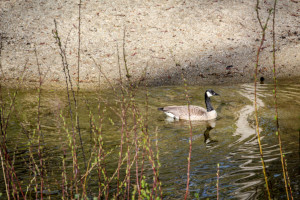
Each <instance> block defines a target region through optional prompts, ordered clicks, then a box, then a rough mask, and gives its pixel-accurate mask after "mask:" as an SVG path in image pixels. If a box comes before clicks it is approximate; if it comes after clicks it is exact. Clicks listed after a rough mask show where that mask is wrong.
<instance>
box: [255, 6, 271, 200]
mask: <svg viewBox="0 0 300 200" xmlns="http://www.w3.org/2000/svg"><path fill="white" fill-rule="evenodd" d="M259 1H260V0H257V2H256V9H255V11H256V15H257V20H258V22H259V25H260V28H261V31H262V34H261V39H260V45H259V47H258V49H257V54H256V63H255V73H254V107H255V122H256V133H257V141H258V145H259V153H260V158H261V163H262V167H263V174H264V178H265V184H266V189H267V194H268V199H271V194H270V189H269V183H268V177H267V173H266V166H265V162H264V156H263V150H262V146H261V139H260V133H259V121H258V107H257V74H258V65H259V56H260V52H261V51H262V47H263V44H264V41H265V37H266V29H267V27H268V22H269V19H270V15H271V13H272V9H270V10H269V14H268V17H267V19H266V21H265V23H264V24H262V21H261V19H260V14H259V9H260V7H259Z"/></svg>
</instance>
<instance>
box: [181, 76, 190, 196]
mask: <svg viewBox="0 0 300 200" xmlns="http://www.w3.org/2000/svg"><path fill="white" fill-rule="evenodd" d="M182 78H183V82H184V89H185V97H186V100H187V106H188V113H189V135H190V137H189V156H188V159H187V160H188V165H187V180H186V190H185V195H184V199H185V200H186V199H187V198H188V195H189V187H190V171H191V157H192V139H193V127H192V121H191V113H190V98H189V95H188V89H187V82H186V79H185V78H184V77H183V74H182Z"/></svg>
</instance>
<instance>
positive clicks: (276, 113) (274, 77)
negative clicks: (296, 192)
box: [272, 0, 293, 200]
mask: <svg viewBox="0 0 300 200" xmlns="http://www.w3.org/2000/svg"><path fill="white" fill-rule="evenodd" d="M276 5H277V0H274V6H273V19H272V22H273V23H272V39H273V46H272V47H273V80H274V82H273V83H274V90H273V95H274V106H275V121H276V135H277V136H278V144H279V150H280V158H281V166H282V173H283V178H284V185H285V192H286V197H287V199H288V200H289V191H288V185H287V178H286V174H287V170H286V167H285V163H284V155H283V151H282V142H281V136H280V127H279V119H278V104H277V78H276V77H277V76H276V48H275V47H276V40H275V15H276ZM291 197H292V198H293V196H292V193H291Z"/></svg>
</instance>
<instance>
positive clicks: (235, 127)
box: [0, 82, 300, 199]
mask: <svg viewBox="0 0 300 200" xmlns="http://www.w3.org/2000/svg"><path fill="white" fill-rule="evenodd" d="M208 88H211V89H213V90H214V91H215V92H217V93H218V94H220V96H216V97H212V105H213V107H214V108H215V109H216V111H217V112H218V118H217V119H216V120H213V121H209V122H193V123H192V130H193V139H192V158H191V182H190V191H191V197H194V195H195V194H196V193H197V194H199V196H200V199H206V198H209V199H216V195H217V188H216V182H217V176H216V172H217V164H218V163H219V164H220V179H219V182H220V186H219V193H220V198H221V199H265V198H266V196H265V195H266V194H265V188H264V184H265V182H264V177H263V173H262V165H261V158H260V154H259V148H258V144H257V139H256V132H255V120H254V107H253V98H254V94H253V90H254V88H253V84H242V85H234V86H205V87H201V86H191V87H188V93H189V96H190V101H191V104H193V105H200V106H205V104H204V92H205V90H206V89H208ZM272 90H273V85H272V84H261V85H258V101H257V102H258V106H259V123H260V134H261V138H262V147H263V153H264V159H265V162H266V166H267V173H268V178H269V182H270V183H269V184H270V188H271V194H272V196H273V197H274V198H277V199H285V198H286V195H285V188H284V182H283V175H282V169H281V161H280V154H279V145H278V137H277V136H276V134H275V132H276V124H275V120H274V116H275V110H274V103H273V102H274V100H273V93H272ZM7 91H8V90H5V89H4V90H2V92H3V94H4V93H5V94H7V93H6V92H7ZM146 91H147V92H146ZM277 92H278V95H277V97H278V111H279V125H280V133H281V139H282V146H283V151H284V152H285V158H286V160H287V164H288V173H289V178H290V181H291V187H292V190H293V196H294V199H297V198H299V197H300V194H299V188H298V185H299V180H300V176H299V132H300V84H298V83H285V82H283V83H280V84H279V86H278V91H277ZM146 93H148V97H147V98H148V109H146V108H145V98H146ZM98 97H99V93H97V92H95V91H82V92H81V98H80V99H79V103H80V104H79V114H80V115H79V116H80V127H81V134H82V140H83V144H84V151H85V155H86V157H87V158H86V159H87V160H88V158H89V153H90V152H91V149H93V141H92V136H91V131H90V120H89V119H90V118H89V113H90V111H91V112H92V113H95V115H96V113H97V112H98V104H99V102H101V104H100V105H101V108H100V109H99V110H100V111H99V112H101V113H102V116H104V117H103V127H102V130H103V142H104V147H105V148H106V149H107V150H110V151H111V154H110V155H109V158H108V159H107V163H106V166H107V170H108V171H107V173H108V175H111V174H113V173H114V171H115V168H116V166H117V162H118V155H119V145H120V137H121V136H120V135H121V134H120V130H121V124H122V122H121V120H120V118H119V117H118V115H117V114H116V113H115V112H114V111H113V110H114V109H115V110H118V109H120V107H119V106H118V105H119V104H118V103H119V101H120V99H118V100H116V95H114V94H112V92H109V91H102V92H101V100H99V99H98ZM135 100H136V102H137V104H138V105H139V107H140V110H141V111H142V112H144V113H146V112H147V113H148V129H149V133H150V136H151V141H152V143H153V147H154V148H155V143H156V142H157V144H158V150H159V161H160V164H161V167H160V180H161V182H162V189H163V197H164V199H182V198H183V196H184V193H185V188H186V179H187V175H186V174H187V157H188V150H189V132H190V126H189V123H188V122H187V121H181V120H180V121H176V120H175V121H172V120H169V119H167V118H166V116H165V115H164V114H163V113H162V112H161V111H158V110H157V108H158V107H163V106H166V105H186V104H187V101H186V96H185V88H184V87H176V86H169V87H154V88H147V89H145V88H140V89H139V90H138V91H137V93H136V95H135ZM110 107H111V108H112V109H110ZM68 109H69V108H68V101H67V96H66V94H65V91H45V90H43V91H42V100H41V113H42V114H41V127H42V133H43V140H44V142H43V144H42V145H43V151H44V155H43V156H44V159H45V163H46V168H47V173H48V177H47V182H48V183H49V184H48V185H49V186H50V188H48V190H50V192H48V193H46V192H45V195H49V194H50V195H51V197H53V198H54V199H55V198H60V197H61V188H60V187H59V186H55V185H57V184H58V182H59V181H58V180H59V178H57V177H60V176H61V167H58V166H61V165H62V161H61V157H62V155H63V149H64V146H66V144H67V141H66V138H67V137H66V135H65V134H66V133H65V131H64V130H63V129H62V126H63V122H62V119H61V117H60V113H68ZM36 113H37V92H36V90H23V91H19V93H18V95H17V101H16V105H15V111H14V114H13V115H12V118H11V120H10V123H9V127H8V138H7V141H8V146H9V149H10V151H11V153H12V155H13V154H14V156H15V169H16V172H17V174H18V177H19V179H21V180H24V185H28V184H29V180H30V177H32V172H31V170H30V166H28V163H27V162H28V159H29V154H28V144H29V143H28V141H29V140H30V135H32V131H33V129H35V128H36V121H37V115H36ZM73 115H74V113H73ZM66 120H67V121H68V120H69V119H68V118H66ZM128 123H131V122H130V119H129V122H128ZM69 129H70V130H71V127H69ZM156 133H157V138H156ZM78 153H79V157H80V158H79V159H80V163H81V164H82V163H83V158H82V152H81V150H79V152H78ZM36 154H37V152H34V155H36ZM66 154H67V158H66V164H67V168H69V169H71V168H72V164H71V161H72V158H71V153H70V152H68V151H67V152H66ZM24 163H25V164H24ZM146 164H147V165H149V163H146ZM1 171H2V170H1ZM95 173H96V172H95ZM95 173H94V174H92V175H96V174H95ZM151 173H152V171H151V168H147V170H146V171H145V174H146V175H149V176H151ZM92 177H93V176H92ZM132 179H134V178H132ZM149 179H150V180H148V181H149V184H150V183H151V182H152V178H149ZM0 181H1V182H3V174H2V173H1V175H0ZM97 188H98V183H97V179H96V178H95V179H93V178H91V179H90V182H89V193H90V195H91V197H92V196H93V195H94V194H97V190H98V189H97ZM0 191H1V192H2V193H3V194H5V187H4V185H3V184H2V185H1V186H0Z"/></svg>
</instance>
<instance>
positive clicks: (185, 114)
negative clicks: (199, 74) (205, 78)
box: [158, 89, 219, 121]
mask: <svg viewBox="0 0 300 200" xmlns="http://www.w3.org/2000/svg"><path fill="white" fill-rule="evenodd" d="M218 95H219V94H217V93H215V92H214V91H213V90H211V89H209V90H206V91H205V94H204V96H205V104H206V109H204V108H202V107H200V106H193V105H190V106H189V108H188V106H166V107H163V108H158V110H162V111H163V112H164V113H165V114H166V115H167V116H168V117H170V118H173V119H177V120H178V119H184V120H202V121H206V120H212V119H215V118H216V117H217V112H216V111H215V110H214V108H213V107H212V105H211V103H210V97H212V96H218Z"/></svg>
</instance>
